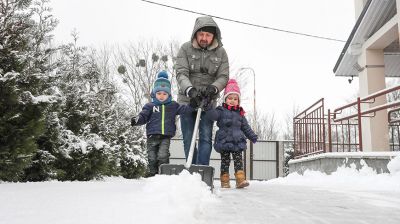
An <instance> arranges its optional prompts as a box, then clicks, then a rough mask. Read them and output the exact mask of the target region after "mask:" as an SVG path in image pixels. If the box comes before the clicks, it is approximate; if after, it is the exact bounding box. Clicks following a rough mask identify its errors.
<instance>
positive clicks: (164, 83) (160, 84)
mask: <svg viewBox="0 0 400 224" xmlns="http://www.w3.org/2000/svg"><path fill="white" fill-rule="evenodd" d="M159 91H164V92H166V93H168V95H170V96H171V82H170V81H169V80H168V73H167V72H166V71H161V72H159V73H158V75H157V79H156V81H155V82H154V87H153V94H156V93H157V92H159Z"/></svg>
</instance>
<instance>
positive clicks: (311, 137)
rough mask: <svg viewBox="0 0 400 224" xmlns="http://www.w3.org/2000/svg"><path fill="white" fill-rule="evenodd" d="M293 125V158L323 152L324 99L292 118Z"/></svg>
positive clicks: (324, 148)
mask: <svg viewBox="0 0 400 224" xmlns="http://www.w3.org/2000/svg"><path fill="white" fill-rule="evenodd" d="M293 124H294V126H293V131H294V142H295V144H294V152H295V158H296V157H297V156H298V155H301V156H307V155H312V154H317V153H322V152H325V150H326V147H325V118H324V98H322V99H320V100H318V101H317V102H315V103H314V104H313V105H311V106H310V107H308V108H307V109H305V110H304V111H303V112H301V113H300V114H298V115H297V116H296V117H294V118H293Z"/></svg>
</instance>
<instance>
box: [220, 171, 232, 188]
mask: <svg viewBox="0 0 400 224" xmlns="http://www.w3.org/2000/svg"><path fill="white" fill-rule="evenodd" d="M221 188H231V185H230V183H229V173H223V174H221Z"/></svg>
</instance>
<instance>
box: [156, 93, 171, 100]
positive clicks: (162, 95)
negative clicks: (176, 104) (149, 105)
mask: <svg viewBox="0 0 400 224" xmlns="http://www.w3.org/2000/svg"><path fill="white" fill-rule="evenodd" d="M168 96H169V95H168V93H167V92H164V91H158V92H156V98H157V100H158V101H160V102H164V101H165V100H167V99H168Z"/></svg>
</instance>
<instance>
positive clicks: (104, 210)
mask: <svg viewBox="0 0 400 224" xmlns="http://www.w3.org/2000/svg"><path fill="white" fill-rule="evenodd" d="M364 164H365V163H364ZM354 167H355V165H354V166H353V167H347V168H344V167H341V168H339V169H338V170H337V171H336V172H334V173H332V174H331V175H326V174H323V173H320V172H317V171H305V173H304V174H303V175H299V174H296V173H293V174H290V175H289V176H287V177H285V178H282V177H281V178H276V179H272V180H269V181H250V186H249V187H248V188H245V189H235V188H231V189H220V188H219V185H218V184H219V182H218V180H215V181H214V185H215V190H214V191H213V192H211V191H210V190H209V189H208V187H207V185H206V184H205V183H204V182H202V181H201V179H200V175H198V174H194V175H191V174H189V173H188V172H187V171H185V172H183V173H181V174H180V175H179V176H177V175H175V176H166V175H156V176H155V177H151V178H147V179H143V178H142V179H138V180H128V179H123V178H106V179H105V180H98V181H88V182H78V181H76V182H68V181H66V182H57V181H49V182H36V183H34V182H31V183H4V182H0V198H1V203H0V223H7V224H27V223H29V224H53V223H57V224H64V223H65V224H70V223H74V224H81V223H82V224H109V223H118V224H132V223H147V224H159V223H164V224H189V223H190V224H206V223H207V224H214V223H215V224H219V223H230V224H240V223H252V224H261V223H269V224H286V223H287V224H289V223H290V224H292V223H310V224H314V223H315V224H320V223H325V224H329V223H340V224H343V223H345V224H346V223H349V224H350V223H351V224H355V223H363V224H369V223H370V224H375V223H385V224H397V223H399V222H400V215H399V214H400V208H399V204H400V155H398V156H397V157H395V158H394V159H392V160H391V161H390V162H389V164H388V169H389V171H390V174H389V173H384V174H376V173H375V172H374V171H372V169H371V168H368V167H366V166H363V167H362V168H361V169H360V170H356V169H355V168H354ZM231 185H232V186H234V182H233V181H232V183H231Z"/></svg>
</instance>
